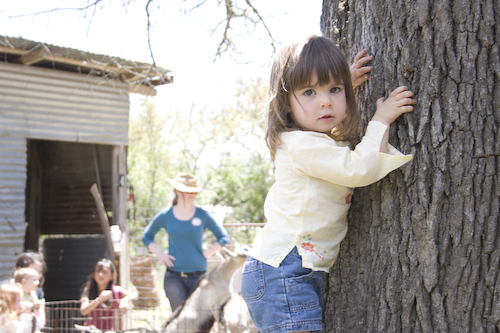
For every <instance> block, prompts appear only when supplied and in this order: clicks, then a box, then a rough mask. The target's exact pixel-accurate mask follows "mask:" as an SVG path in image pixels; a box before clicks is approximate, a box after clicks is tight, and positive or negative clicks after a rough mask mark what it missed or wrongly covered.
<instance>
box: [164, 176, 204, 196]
mask: <svg viewBox="0 0 500 333" xmlns="http://www.w3.org/2000/svg"><path fill="white" fill-rule="evenodd" d="M167 181H168V182H169V183H170V185H172V186H173V187H174V188H175V189H176V190H178V191H181V192H186V193H199V192H201V191H203V188H201V187H199V186H198V176H195V175H192V174H189V173H186V172H181V173H179V174H177V176H175V179H171V178H167Z"/></svg>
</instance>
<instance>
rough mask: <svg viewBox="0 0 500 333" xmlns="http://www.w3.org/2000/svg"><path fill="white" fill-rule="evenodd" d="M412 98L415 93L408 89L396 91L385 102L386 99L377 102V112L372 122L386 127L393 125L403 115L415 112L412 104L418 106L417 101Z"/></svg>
mask: <svg viewBox="0 0 500 333" xmlns="http://www.w3.org/2000/svg"><path fill="white" fill-rule="evenodd" d="M411 97H413V92H412V91H410V90H408V87H405V86H401V87H398V88H396V89H394V91H392V92H391V94H390V95H389V97H388V98H387V99H386V100H385V101H384V98H379V99H378V100H377V111H376V112H375V115H374V116H373V118H372V120H376V121H380V122H381V123H383V124H386V125H390V124H392V123H393V122H394V121H395V120H396V119H397V118H398V117H399V116H400V115H402V114H403V113H405V112H411V111H413V106H412V104H417V100H416V99H413V98H411Z"/></svg>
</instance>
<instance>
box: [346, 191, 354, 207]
mask: <svg viewBox="0 0 500 333" xmlns="http://www.w3.org/2000/svg"><path fill="white" fill-rule="evenodd" d="M351 198H352V194H351V193H349V194H348V195H347V196H346V197H345V204H346V205H349V204H350V203H351Z"/></svg>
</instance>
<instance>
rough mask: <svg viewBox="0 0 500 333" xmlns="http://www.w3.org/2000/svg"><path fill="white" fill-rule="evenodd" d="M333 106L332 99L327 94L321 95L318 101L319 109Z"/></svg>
mask: <svg viewBox="0 0 500 333" xmlns="http://www.w3.org/2000/svg"><path fill="white" fill-rule="evenodd" d="M332 106H333V104H332V100H331V99H330V97H329V96H325V97H323V99H321V101H320V108H321V109H326V108H331V107H332Z"/></svg>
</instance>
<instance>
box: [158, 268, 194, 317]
mask: <svg viewBox="0 0 500 333" xmlns="http://www.w3.org/2000/svg"><path fill="white" fill-rule="evenodd" d="M202 275H203V274H199V275H194V276H186V277H182V276H180V275H179V274H176V273H172V272H169V271H168V270H167V271H166V272H165V278H164V279H163V289H165V295H167V298H168V301H169V302H170V306H171V307H172V311H174V310H175V309H177V307H179V306H181V305H182V304H184V302H185V301H186V300H187V298H188V297H189V295H191V293H192V292H193V291H194V289H195V287H196V285H197V283H198V280H199V279H200V277H201V276H202Z"/></svg>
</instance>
